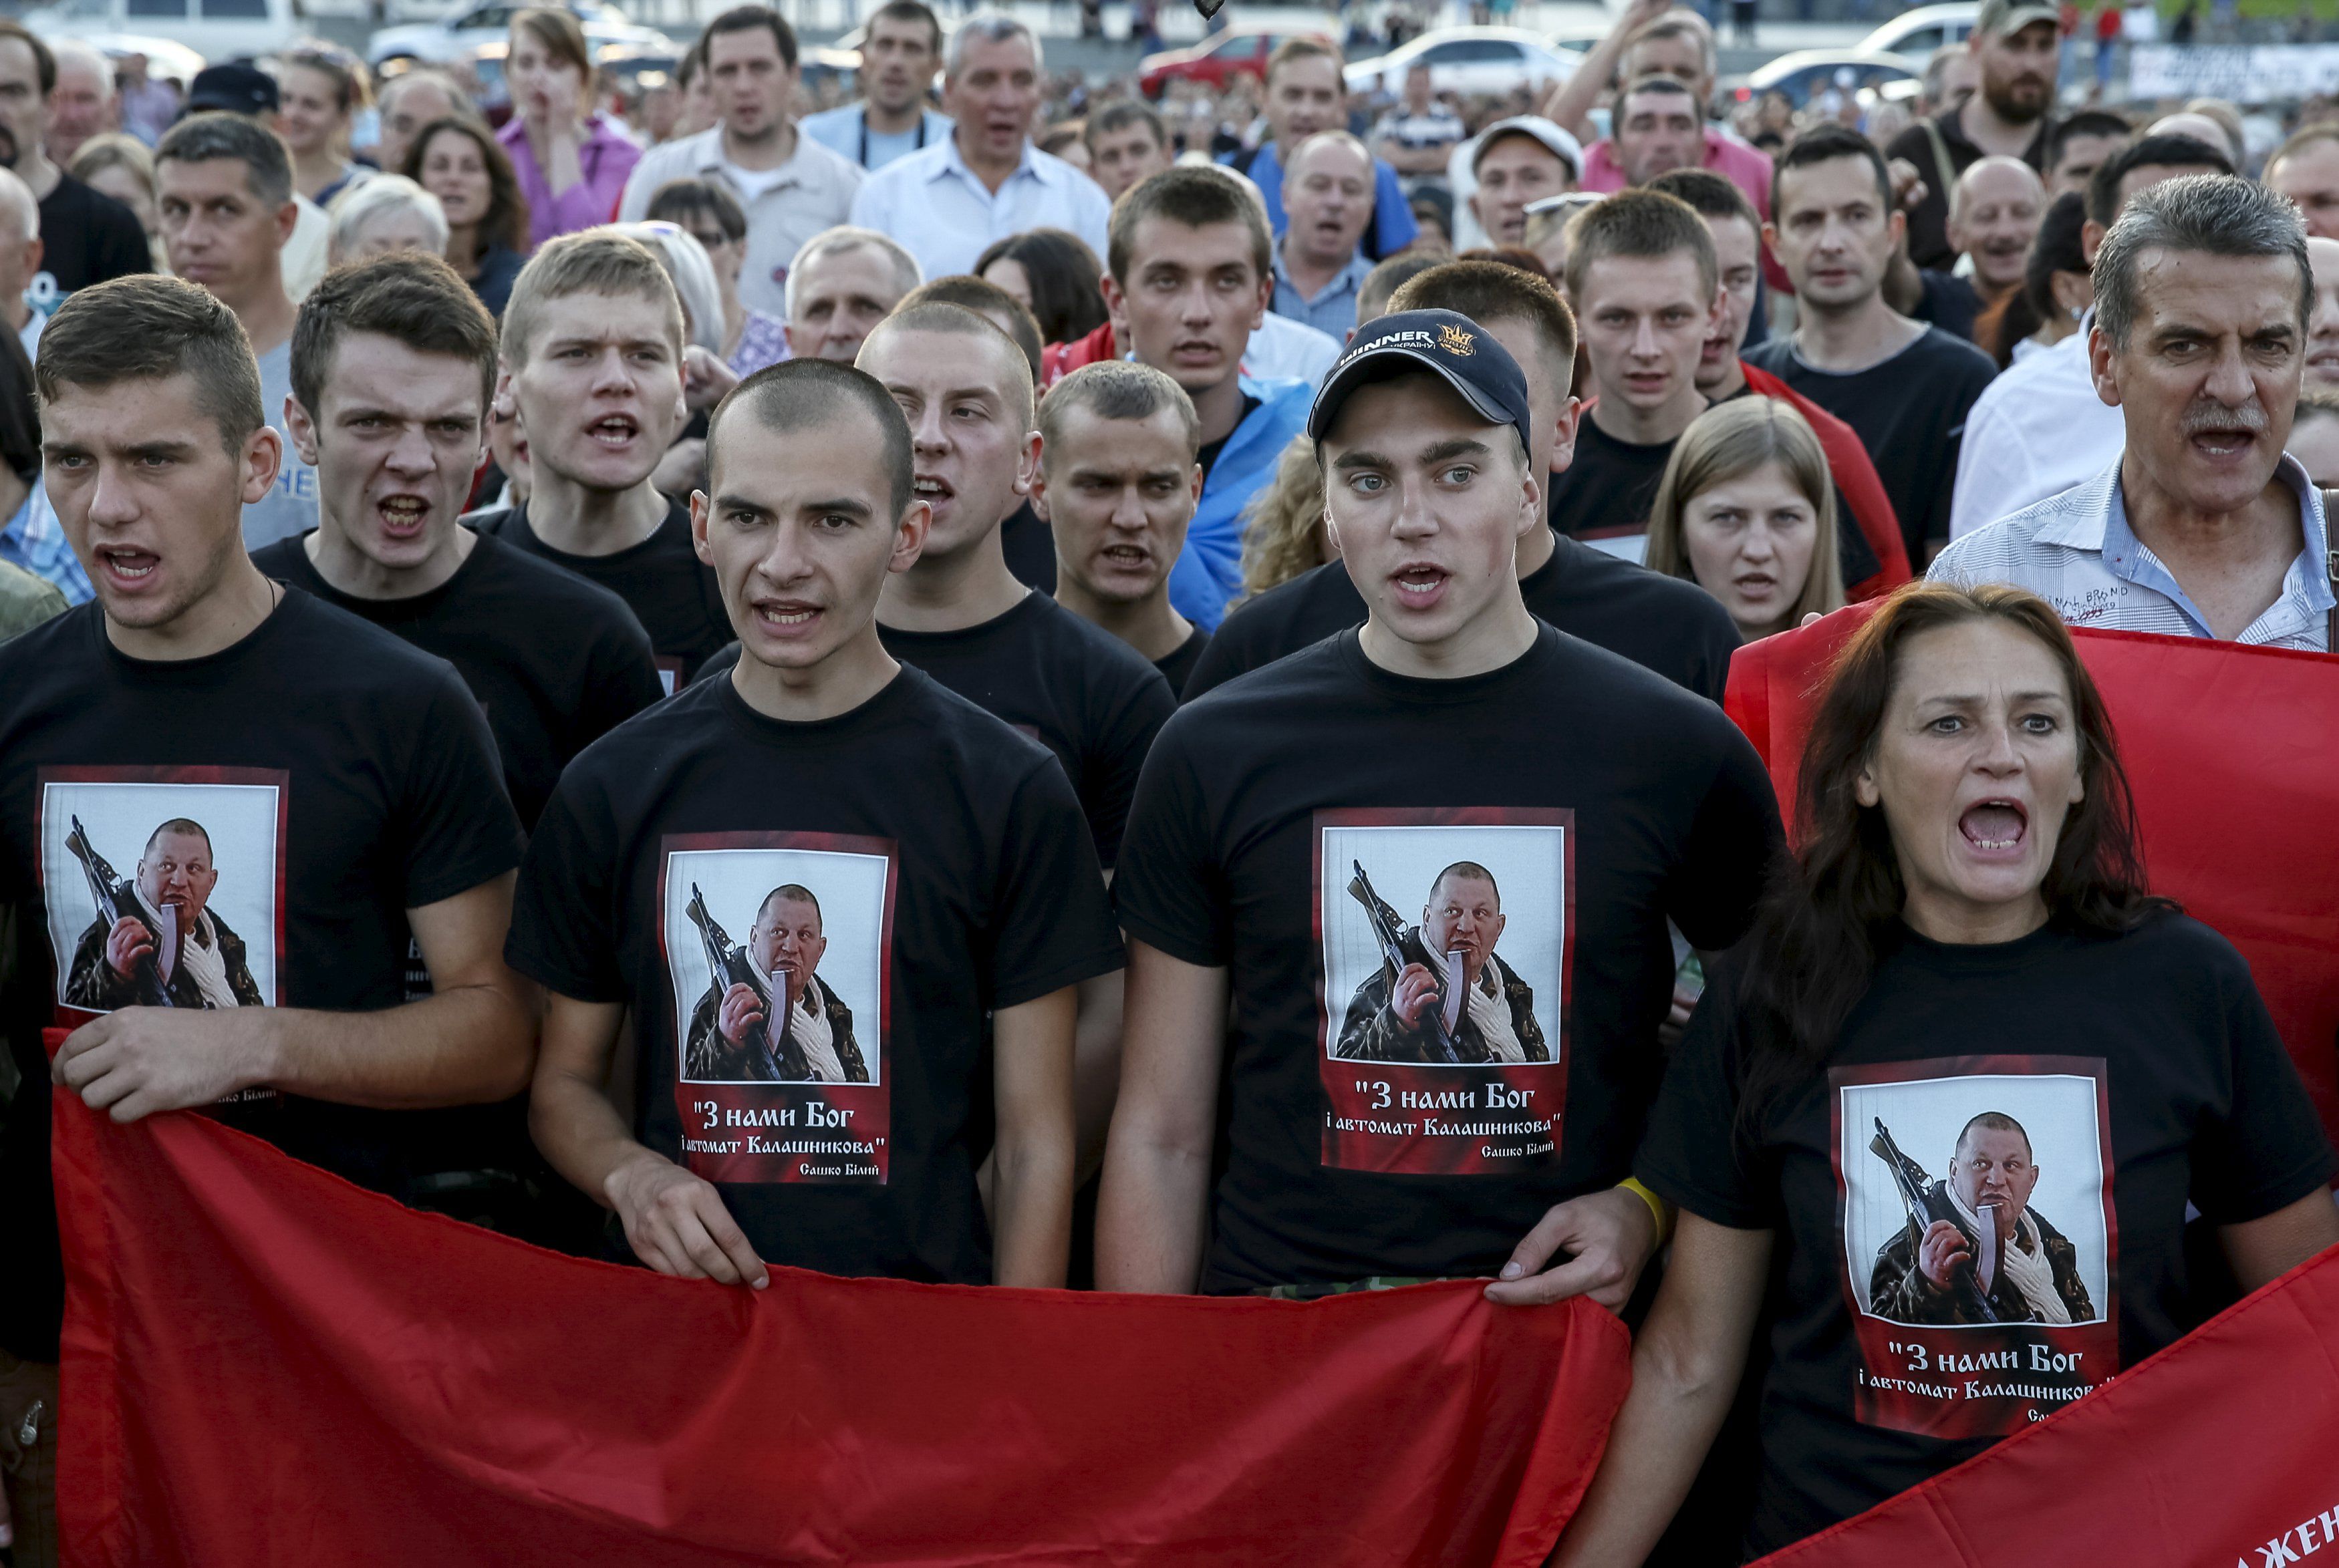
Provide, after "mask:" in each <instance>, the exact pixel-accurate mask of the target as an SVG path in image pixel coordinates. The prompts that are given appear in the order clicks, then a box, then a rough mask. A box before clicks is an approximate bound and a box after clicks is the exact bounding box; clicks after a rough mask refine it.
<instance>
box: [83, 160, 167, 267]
mask: <svg viewBox="0 0 2339 1568" xmlns="http://www.w3.org/2000/svg"><path fill="white" fill-rule="evenodd" d="M66 173H69V174H71V175H72V176H73V177H74V179H76V180H79V181H80V182H82V183H83V184H84V185H87V186H89V187H90V188H91V189H93V190H94V191H96V192H99V193H101V194H103V195H107V196H111V197H113V199H114V200H115V201H117V202H121V203H122V204H123V206H125V207H127V208H129V209H130V210H131V212H133V213H135V214H136V215H137V218H138V226H139V227H140V228H142V229H143V230H145V231H146V245H147V248H148V249H149V250H150V251H153V256H154V270H155V271H158V272H167V271H170V270H171V259H170V254H169V252H168V251H165V250H164V249H163V219H162V210H161V208H160V207H159V206H157V204H156V202H155V196H154V153H153V149H151V148H149V147H148V146H147V145H146V143H143V142H141V141H140V140H139V139H138V138H137V137H135V136H132V135H128V134H126V133H123V132H120V131H109V132H107V133H105V134H104V135H102V136H92V137H91V138H90V139H89V140H88V141H86V142H84V143H82V144H81V151H79V152H77V153H74V157H73V167H72V168H71V169H69V170H67V171H66Z"/></svg>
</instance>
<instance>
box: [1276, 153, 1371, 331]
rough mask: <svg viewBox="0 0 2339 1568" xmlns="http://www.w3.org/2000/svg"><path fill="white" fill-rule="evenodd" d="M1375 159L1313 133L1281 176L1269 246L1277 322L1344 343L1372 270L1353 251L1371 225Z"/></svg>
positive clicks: (1360, 256)
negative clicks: (1277, 220) (1278, 222)
mask: <svg viewBox="0 0 2339 1568" xmlns="http://www.w3.org/2000/svg"><path fill="white" fill-rule="evenodd" d="M1373 183H1374V175H1373V155H1372V154H1371V153H1368V152H1367V151H1365V144H1364V143H1362V142H1359V141H1358V140H1357V138H1356V137H1354V136H1351V135H1350V134H1348V133H1347V132H1346V131H1319V132H1318V133H1316V134H1315V135H1313V136H1310V137H1308V139H1307V140H1306V141H1304V142H1302V143H1299V145H1298V147H1297V148H1295V149H1294V150H1293V151H1292V154H1291V162H1290V163H1288V164H1287V165H1286V166H1285V168H1284V171H1283V211H1284V214H1285V216H1286V217H1287V219H1288V223H1287V224H1286V226H1285V228H1284V231H1283V238H1282V239H1280V240H1278V241H1277V242H1276V246H1275V304H1274V307H1273V308H1274V311H1275V313H1276V314H1277V315H1278V316H1288V317H1289V318H1290V319H1291V320H1293V321H1300V322H1304V323H1305V324H1307V325H1308V326H1310V327H1313V328H1315V329H1316V330H1318V331H1319V332H1328V333H1329V334H1331V336H1332V339H1333V340H1334V341H1335V342H1339V341H1341V340H1345V339H1346V338H1347V335H1348V334H1349V332H1351V331H1353V330H1355V329H1356V325H1357V290H1358V289H1360V288H1361V287H1363V285H1364V281H1365V275H1366V274H1367V273H1368V272H1370V271H1372V270H1373V264H1372V263H1371V262H1370V261H1366V260H1365V258H1364V256H1363V255H1362V254H1361V253H1360V252H1359V251H1357V242H1358V241H1359V240H1361V239H1363V238H1364V234H1365V226H1366V225H1367V224H1368V223H1370V222H1372V221H1373Z"/></svg>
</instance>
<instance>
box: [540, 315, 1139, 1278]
mask: <svg viewBox="0 0 2339 1568" xmlns="http://www.w3.org/2000/svg"><path fill="white" fill-rule="evenodd" d="M977 325H979V326H980V325H981V323H979V322H978V323H977ZM982 330H985V331H988V330H990V329H989V328H988V327H983V329H982ZM1016 362H1017V363H1018V364H1019V365H1020V364H1021V358H1020V356H1019V357H1018V358H1017V360H1016ZM706 444H707V471H708V488H707V489H706V490H705V491H702V492H699V493H698V494H696V495H695V496H694V497H693V498H692V500H691V518H692V530H693V538H694V541H695V544H696V548H697V549H698V551H699V552H700V553H701V555H702V556H703V557H705V558H706V561H707V562H708V563H709V565H710V566H711V567H713V568H714V570H715V572H716V576H717V577H718V578H719V579H720V581H721V583H722V585H723V587H722V593H723V602H724V606H725V609H726V611H727V612H728V615H729V617H730V620H731V622H732V625H733V626H734V627H735V630H736V631H737V632H738V634H739V637H740V641H741V656H740V658H739V660H738V663H737V664H736V665H735V666H733V667H732V668H731V669H729V670H728V671H726V672H725V673H724V674H723V675H722V676H719V677H716V678H710V679H707V680H704V681H701V682H699V683H697V684H696V685H693V686H692V687H691V688H690V689H689V690H688V691H686V692H684V693H683V694H682V695H679V696H677V697H676V699H675V700H674V701H672V702H668V703H665V704H661V705H659V706H657V707H656V708H654V709H652V710H651V711H650V712H648V713H646V714H645V715H642V716H640V717H639V718H637V719H636V720H635V721H634V722H632V723H631V724H628V725H624V726H623V727H621V728H619V729H618V730H617V731H616V732H615V733H613V734H611V735H608V736H607V737H605V738H604V739H603V740H601V741H600V742H599V743H598V744H597V745H594V746H593V747H591V748H590V749H588V750H587V752H586V753H585V754H584V755H583V756H581V757H579V758H578V759H577V762H576V763H575V764H574V765H572V766H571V767H570V768H569V770H568V772H567V774H565V775H564V776H563V777H562V779H561V781H560V788H559V790H558V792H557V793H556V794H555V795H554V796H553V800H552V804H551V806H550V808H549V809H548V811H547V812H546V813H545V817H544V821H543V823H541V824H540V825H539V827H538V831H537V834H536V837H535V839H534V841H533V842H532V843H531V844H530V845H529V852H528V863H527V864H526V865H525V866H524V867H523V869H522V873H521V892H520V897H519V909H518V918H517V919H516V921H515V923H514V927H513V933H512V941H511V950H510V951H511V957H512V962H513V963H514V964H515V965H516V966H517V967H518V969H519V970H520V971H522V972H524V973H527V974H529V975H532V976H534V977H535V978H537V979H538V980H539V981H542V982H543V983H544V985H545V986H546V988H547V989H548V991H549V992H550V993H551V994H550V1006H549V1009H548V1012H547V1014H546V1017H545V1024H544V1047H543V1060H542V1066H541V1068H540V1069H539V1070H538V1074H537V1078H536V1084H535V1090H534V1095H533V1103H532V1109H531V1118H532V1124H533V1126H534V1129H535V1131H536V1136H537V1140H538V1143H539V1145H540V1146H541V1147H542V1148H543V1149H544V1150H545V1152H546V1154H547V1155H548V1157H549V1158H550V1159H551V1160H552V1161H553V1163H554V1165H555V1166H557V1167H558V1169H560V1170H561V1172H562V1173H563V1174H565V1175H566V1176H567V1178H569V1179H570V1180H571V1181H573V1182H574V1183H576V1184H577V1187H578V1188H581V1189H582V1190H583V1191H584V1192H585V1193H587V1195H588V1196H590V1197H592V1198H595V1199H596V1200H597V1201H599V1202H601V1203H603V1204H605V1205H606V1206H607V1207H608V1208H612V1209H614V1210H615V1211H616V1213H617V1217H618V1218H619V1219H620V1220H621V1221H622V1222H623V1225H624V1228H625V1235H626V1240H627V1245H628V1246H629V1247H631V1249H632V1251H633V1253H634V1255H635V1256H636V1257H638V1258H639V1259H640V1260H641V1261H642V1262H644V1263H646V1264H647V1265H648V1266H649V1267H653V1268H655V1269H657V1270H658V1271H659V1272H661V1273H665V1274H671V1275H680V1276H684V1277H700V1278H712V1279H716V1280H720V1281H723V1282H724V1283H726V1284H733V1285H746V1286H752V1287H757V1288H761V1287H763V1286H765V1284H766V1283H767V1282H768V1278H769V1277H768V1275H767V1274H766V1272H765V1266H766V1264H767V1263H771V1264H784V1265H789V1266H794V1267H804V1268H814V1269H819V1270H822V1271H824V1272H826V1273H832V1274H848V1275H883V1276H891V1277H896V1278H903V1279H922V1280H942V1281H949V1282H953V1283H957V1284H964V1285H975V1284H987V1283H990V1282H992V1281H993V1280H995V1281H997V1282H998V1283H1000V1284H1002V1285H1022V1286H1061V1285H1062V1284H1063V1283H1064V1270H1065V1259H1066V1257H1067V1254H1068V1251H1069V1247H1070V1239H1071V1200H1072V1172H1073V1158H1074V1156H1073V1111H1072V1036H1073V1015H1074V1007H1075V1000H1074V999H1075V993H1076V990H1077V988H1078V987H1079V986H1080V984H1081V982H1082V981H1087V980H1090V979H1092V978H1094V977H1096V976H1099V975H1101V974H1105V973H1108V972H1110V971H1116V970H1118V969H1119V967H1120V943H1119V942H1118V941H1117V940H1116V938H1115V935H1114V932H1113V929H1112V917H1111V914H1110V910H1109V908H1108V907H1107V904H1106V900H1105V885H1104V879H1103V877H1102V876H1101V875H1100V874H1099V870H1098V866H1097V862H1096V856H1095V853H1094V852H1093V851H1092V850H1091V848H1090V843H1089V836H1088V834H1087V833H1084V832H1082V831H1081V811H1080V804H1079V803H1078V801H1077V800H1076V799H1075V798H1074V796H1073V794H1072V792H1071V785H1070V784H1068V783H1067V782H1066V781H1065V778H1064V774H1063V770H1062V769H1061V767H1059V766H1058V765H1057V764H1056V761H1055V759H1054V758H1053V757H1052V756H1051V754H1050V753H1049V752H1048V750H1047V748H1046V747H1044V746H1042V745H1039V744H1038V743H1037V742H1035V741H1032V740H1030V739H1028V738H1026V737H1025V736H1023V735H1019V734H1017V733H1016V732H1015V730H1014V729H1012V727H1010V726H1009V725H1006V724H1003V723H1002V722H1001V721H1000V720H998V719H996V718H994V717H992V715H989V714H986V713H984V712H982V710H981V709H980V708H978V707H976V706H975V705H973V704H972V703H970V702H967V701H965V700H964V699H963V698H962V697H959V696H957V695H953V694H952V692H950V691H949V690H947V689H946V688H944V687H943V685H941V684H940V683H938V682H936V681H935V680H933V678H932V677H931V676H926V675H924V674H922V673H921V672H920V671H918V670H916V669H914V668H912V667H909V666H904V665H903V664H902V663H900V662H898V661H897V660H896V659H895V658H894V657H893V656H892V655H890V654H889V653H887V651H886V649H885V646H884V645H883V641H882V640H881V639H880V637H879V635H878V630H877V619H876V616H877V606H878V600H879V597H880V595H881V592H882V590H883V587H884V586H885V585H886V584H887V583H889V582H891V581H893V580H895V579H896V578H897V577H899V576H900V574H902V573H903V572H906V571H908V570H909V569H911V567H913V566H915V565H916V563H917V561H918V558H919V554H920V552H921V550H922V549H923V547H925V545H926V543H927V539H928V536H929V530H930V528H931V523H932V510H931V508H930V505H929V503H928V502H927V501H926V500H925V499H923V498H921V497H920V495H919V494H918V490H917V485H916V481H915V478H914V477H913V476H914V472H915V463H916V459H915V458H914V456H913V449H912V436H911V429H910V426H909V424H908V422H907V421H906V420H905V419H903V415H902V412H901V409H900V408H899V406H898V404H897V403H896V401H895V399H894V398H893V396H892V395H890V394H889V393H888V392H887V390H886V389H885V388H884V387H883V385H881V384H880V383H879V382H878V381H877V380H874V379H873V378H872V377H870V376H868V375H866V374H864V373H863V372H862V371H859V370H854V368H853V367H851V366H849V365H840V364H836V363H834V362H833V361H829V360H790V361H787V362H785V363H783V364H779V365H774V366H772V367H770V368H769V369H767V370H762V371H759V372H758V373H756V374H755V375H754V376H752V377H750V378H749V379H748V380H745V382H743V383H741V384H740V385H739V386H738V387H737V388H736V389H735V390H733V391H732V392H731V393H730V395H729V396H728V397H726V398H725V399H724V401H723V403H722V404H721V406H720V407H718V408H717V409H716V412H715V417H714V419H713V421H712V423H711V424H710V426H709V429H708V432H707V443H706ZM628 1011H630V1012H631V1014H632V1027H631V1028H630V1029H627V1028H626V1027H625V1026H626V1022H627V1012H628ZM620 1052H624V1053H625V1054H626V1055H627V1057H629V1058H630V1061H629V1062H627V1063H626V1064H625V1066H626V1068H629V1069H630V1070H624V1069H620V1072H621V1078H623V1079H629V1080H632V1081H633V1082H634V1083H635V1085H636V1088H635V1090H634V1092H633V1093H632V1095H631V1096H630V1097H629V1098H627V1099H626V1100H623V1101H622V1102H621V1101H620V1100H616V1099H613V1098H612V1095H611V1091H610V1090H609V1087H608V1085H609V1083H610V1081H611V1079H610V1074H611V1070H612V1068H613V1067H617V1066H618V1059H619V1055H620ZM986 1158H988V1159H989V1160H990V1162H991V1166H992V1173H991V1179H990V1183H989V1188H988V1195H987V1196H988V1208H989V1211H990V1218H988V1219H986V1218H985V1208H986V1202H985V1196H986V1195H985V1193H984V1192H983V1191H982V1189H981V1188H979V1187H978V1183H977V1174H976V1173H977V1170H978V1169H979V1168H981V1167H982V1165H983V1164H984V1162H985V1160H986Z"/></svg>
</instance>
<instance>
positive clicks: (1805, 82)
mask: <svg viewBox="0 0 2339 1568" xmlns="http://www.w3.org/2000/svg"><path fill="white" fill-rule="evenodd" d="M1919 70H1920V67H1918V66H1914V65H1911V64H1910V63H1909V61H1908V60H1907V58H1906V57H1904V56H1902V55H1899V54H1872V53H1870V52H1868V51H1866V50H1860V49H1797V50H1795V51H1793V52H1792V53H1791V54H1781V55H1780V56H1779V57H1778V58H1777V59H1776V60H1773V61H1772V62H1771V63H1770V64H1767V65H1765V66H1763V67H1762V69H1761V70H1759V71H1756V72H1754V73H1753V74H1751V75H1749V76H1747V77H1746V78H1745V79H1744V80H1743V81H1742V82H1740V83H1738V84H1736V86H1735V87H1734V88H1725V89H1724V95H1725V96H1728V97H1732V98H1734V99H1735V100H1736V101H1737V102H1739V103H1741V104H1743V103H1746V102H1748V101H1749V100H1751V99H1755V98H1760V97H1762V94H1765V93H1778V94H1783V95H1784V96H1785V98H1786V100H1787V102H1788V103H1790V104H1793V105H1794V106H1795V107H1796V108H1798V109H1801V108H1805V107H1807V106H1809V104H1811V100H1812V99H1814V98H1816V97H1818V96H1819V95H1820V94H1822V93H1825V92H1827V91H1828V90H1829V89H1831V88H1833V89H1835V90H1837V91H1839V92H1842V93H1850V94H1856V93H1859V92H1860V91H1861V90H1862V89H1864V88H1871V87H1881V86H1883V85H1884V84H1886V83H1888V82H1906V81H1909V80H1910V79H1911V78H1913V77H1915V76H1916V75H1917V74H1918V71H1919Z"/></svg>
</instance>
